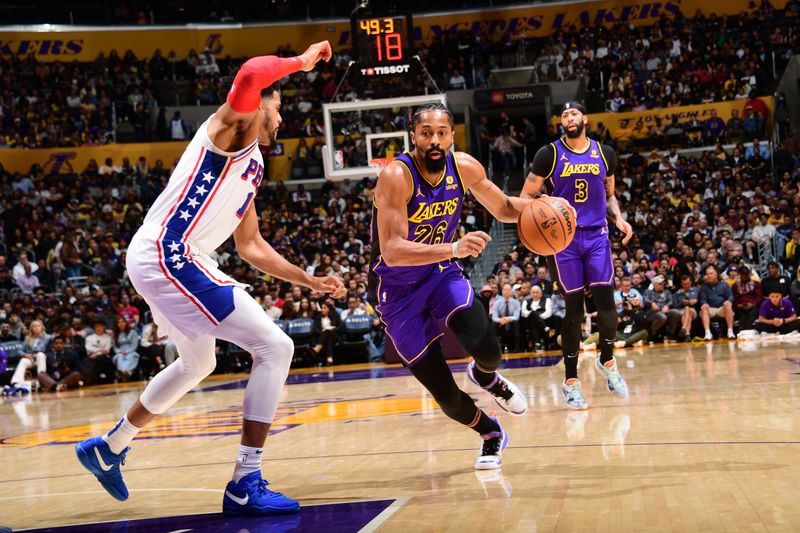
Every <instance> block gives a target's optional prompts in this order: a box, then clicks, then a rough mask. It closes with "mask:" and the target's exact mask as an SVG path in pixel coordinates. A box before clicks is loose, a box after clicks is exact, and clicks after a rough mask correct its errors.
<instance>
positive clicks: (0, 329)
mask: <svg viewBox="0 0 800 533" xmlns="http://www.w3.org/2000/svg"><path fill="white" fill-rule="evenodd" d="M18 340H19V337H17V336H15V335H12V334H11V324H9V323H8V322H3V323H2V324H0V343H1V342H11V341H18Z"/></svg>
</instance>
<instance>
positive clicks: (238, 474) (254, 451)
mask: <svg viewBox="0 0 800 533" xmlns="http://www.w3.org/2000/svg"><path fill="white" fill-rule="evenodd" d="M263 454H264V448H254V447H252V446H242V445H240V446H239V453H237V454H236V468H235V469H234V470H233V481H234V483H238V482H239V480H240V479H242V478H243V477H244V476H246V475H247V474H252V473H253V472H257V471H259V470H261V456H262V455H263Z"/></svg>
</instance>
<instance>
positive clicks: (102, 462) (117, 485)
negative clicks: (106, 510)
mask: <svg viewBox="0 0 800 533" xmlns="http://www.w3.org/2000/svg"><path fill="white" fill-rule="evenodd" d="M130 449H131V447H130V446H128V447H127V448H125V450H124V451H123V452H122V453H120V454H116V453H114V452H112V451H111V449H110V448H109V447H108V444H107V443H106V441H104V440H103V437H92V438H91V439H86V440H85V441H83V442H79V443H78V444H76V445H75V454H76V455H77V456H78V461H80V462H81V464H82V465H83V466H84V467H85V468H86V470H88V471H89V472H91V473H92V474H94V475H95V477H96V478H97V480H98V481H99V482H100V484H101V485H102V486H103V488H104V489H106V490H107V491H108V493H109V494H111V495H112V496H113V497H115V498H116V499H118V500H119V501H121V502H124V501H125V500H127V499H128V487H126V486H125V482H124V481H123V480H122V471H121V469H120V465H124V464H125V455H126V454H127V453H128V452H129V451H130Z"/></svg>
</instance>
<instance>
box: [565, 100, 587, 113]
mask: <svg viewBox="0 0 800 533" xmlns="http://www.w3.org/2000/svg"><path fill="white" fill-rule="evenodd" d="M568 109H577V110H578V111H580V112H581V114H583V115H585V114H586V108H585V107H583V104H582V103H580V102H578V101H576V100H571V101H569V102H567V103H566V104H564V105H563V106H562V107H561V113H562V114H563V113H564V111H566V110H568Z"/></svg>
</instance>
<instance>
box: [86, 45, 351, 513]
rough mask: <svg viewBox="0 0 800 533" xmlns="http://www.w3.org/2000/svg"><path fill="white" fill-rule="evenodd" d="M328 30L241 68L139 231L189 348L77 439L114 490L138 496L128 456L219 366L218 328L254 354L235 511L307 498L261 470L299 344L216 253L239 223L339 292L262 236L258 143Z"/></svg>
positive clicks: (243, 238)
mask: <svg viewBox="0 0 800 533" xmlns="http://www.w3.org/2000/svg"><path fill="white" fill-rule="evenodd" d="M330 57H331V48H330V45H329V44H328V42H327V41H324V42H321V43H317V44H314V45H312V46H310V47H309V48H308V50H306V51H305V52H304V53H303V54H302V55H300V56H298V57H292V58H279V57H275V56H265V57H256V58H253V59H250V60H249V61H247V62H246V63H245V64H244V65H242V68H241V69H239V72H238V73H237V74H236V78H235V79H234V82H233V85H232V86H231V90H230V92H229V93H228V97H227V102H226V103H224V104H223V105H222V106H220V108H219V109H218V110H217V112H216V113H215V114H213V115H212V116H211V117H210V118H209V119H208V120H206V122H205V123H203V125H202V126H200V128H199V129H198V131H197V133H196V134H195V136H194V138H193V139H192V141H191V142H190V143H189V146H188V147H187V148H186V152H185V153H184V154H183V157H182V158H181V160H180V161H179V163H178V165H177V166H176V167H175V172H173V174H172V177H171V178H170V180H169V182H168V183H167V186H166V188H165V189H164V191H163V192H162V193H161V195H159V197H158V198H157V199H156V201H155V203H154V204H153V206H152V207H151V208H150V211H149V212H148V213H147V216H146V217H145V220H144V224H143V225H142V227H141V228H140V229H139V231H138V232H137V233H136V235H135V236H134V237H133V239H132V240H131V244H130V247H129V248H128V260H127V269H128V273H129V275H130V279H131V282H132V283H133V285H134V287H135V288H136V290H137V291H138V292H139V293H140V294H141V295H142V296H143V297H144V298H145V300H146V301H147V303H148V304H149V305H150V309H151V310H152V313H153V318H154V319H155V322H156V323H157V324H158V326H159V331H165V332H166V333H167V334H168V335H169V337H170V340H172V341H173V342H174V343H175V344H177V346H178V352H179V354H180V358H178V360H177V361H175V363H173V364H172V365H170V366H168V367H167V368H165V369H164V370H162V371H161V372H160V373H159V374H158V375H157V376H156V377H155V378H154V379H153V380H152V381H151V382H150V383H148V385H147V387H146V388H145V390H144V392H143V393H142V395H141V397H140V398H139V400H138V401H137V402H136V403H135V404H134V405H133V406H132V407H131V408H130V410H129V411H128V413H127V414H126V415H125V416H124V417H123V418H122V419H121V420H120V421H119V423H117V425H116V426H114V428H112V429H111V430H110V431H109V432H108V433H106V434H105V435H103V436H99V437H94V438H91V439H88V440H85V441H83V442H81V443H80V444H78V445H77V446H76V448H75V451H76V453H77V455H78V459H79V460H80V462H81V463H82V464H83V466H85V467H86V468H87V469H88V470H89V471H90V472H92V473H93V474H94V475H95V476H97V479H98V480H99V481H100V483H101V484H102V485H103V488H105V489H106V490H107V491H108V492H109V494H111V495H112V496H113V497H115V498H116V499H118V500H125V499H127V498H128V489H127V488H126V486H125V483H124V481H123V480H122V473H121V471H120V465H121V464H124V461H125V455H126V453H127V452H128V450H130V448H129V446H128V445H129V444H130V442H131V441H132V440H133V438H134V437H135V436H136V434H137V433H138V432H139V431H140V430H141V429H142V428H143V427H145V426H146V425H147V424H148V422H150V421H151V420H152V419H153V418H154V417H155V416H156V415H159V414H161V413H163V412H165V411H166V410H167V409H168V408H169V407H170V406H171V405H173V404H174V403H175V402H176V401H178V400H179V399H180V398H181V397H182V396H183V395H184V394H186V393H187V392H189V391H190V390H191V389H192V388H193V387H194V386H195V385H197V384H198V383H200V381H201V380H202V379H203V378H204V377H206V376H207V375H208V374H210V373H211V371H212V370H214V366H215V365H216V357H215V355H214V346H215V338H219V339H224V340H226V341H229V342H232V343H233V344H236V345H237V346H241V347H242V348H244V349H246V350H247V351H248V352H250V353H251V354H252V356H253V367H252V372H251V374H250V380H249V382H248V384H247V390H246V392H245V396H244V412H243V416H244V422H243V424H242V438H241V446H240V447H239V453H238V455H237V457H236V468H235V470H234V473H233V479H232V481H231V482H230V483H228V486H227V488H226V490H225V495H224V498H223V504H222V509H223V512H224V513H225V514H226V515H231V516H264V515H270V514H277V513H293V512H297V511H298V510H299V507H300V506H299V504H298V503H297V502H296V501H295V500H292V499H290V498H287V497H286V496H284V495H283V494H281V493H279V492H272V491H270V490H268V489H267V482H266V481H265V480H264V479H262V477H261V455H262V452H263V450H264V441H265V439H266V437H267V432H268V431H269V427H270V424H271V423H272V420H273V417H274V415H275V410H276V408H277V405H278V399H279V395H280V392H281V389H282V387H283V385H284V382H285V381H286V377H287V375H288V373H289V365H290V363H291V361H292V354H293V351H294V346H293V344H292V341H291V339H290V338H289V337H288V336H287V335H286V334H284V333H283V332H282V331H281V330H280V329H279V328H278V326H276V325H275V324H274V323H273V322H272V320H270V319H269V318H268V317H267V315H266V313H265V312H264V310H263V309H262V308H261V306H259V305H258V303H256V301H255V300H254V299H253V298H252V297H250V295H248V293H247V292H245V290H244V288H243V287H246V285H244V284H242V283H239V282H237V281H235V280H233V279H232V278H230V277H228V276H226V275H225V274H223V273H222V272H221V271H220V270H219V269H218V268H217V264H216V263H215V262H214V261H213V260H212V259H211V258H210V256H209V252H211V251H213V250H214V249H216V248H217V247H218V246H219V245H220V244H222V243H223V242H224V241H225V240H226V239H228V237H230V236H231V234H232V235H233V238H234V240H235V242H236V249H237V251H238V252H239V255H240V256H241V257H242V259H244V260H245V261H247V262H248V263H250V264H251V265H253V266H254V267H255V268H257V269H258V270H261V271H262V272H265V273H268V274H270V275H272V276H275V277H276V278H280V279H284V280H287V281H290V282H292V283H296V284H300V285H304V286H306V287H309V288H311V289H312V290H315V291H319V292H325V293H330V294H332V295H333V296H334V297H336V298H339V297H341V296H343V295H344V294H345V287H344V285H343V284H342V282H341V280H339V279H337V278H335V277H325V278H315V277H311V276H309V275H307V274H306V273H305V271H303V270H302V269H300V268H297V267H296V266H294V265H292V264H290V263H289V262H288V261H286V260H285V259H284V258H282V257H281V256H280V255H278V253H277V252H275V250H273V249H272V248H271V247H270V246H269V244H267V243H266V242H265V241H264V239H263V238H262V237H261V234H260V232H259V227H258V219H257V217H256V211H255V207H254V204H253V197H254V196H255V194H256V191H257V190H258V186H259V184H260V183H261V180H262V178H263V176H264V163H263V159H262V157H261V152H260V151H259V148H258V145H259V144H266V145H269V144H271V143H273V142H274V141H275V138H276V134H277V131H278V127H279V126H280V124H281V117H280V113H279V108H280V103H281V99H280V94H279V93H278V86H277V83H276V82H277V81H278V80H280V79H281V78H283V77H284V76H288V75H289V74H291V73H293V72H297V71H299V70H304V71H309V70H311V69H313V68H314V65H315V64H316V63H317V62H318V61H320V60H323V59H324V60H326V61H327V60H329V59H330Z"/></svg>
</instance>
